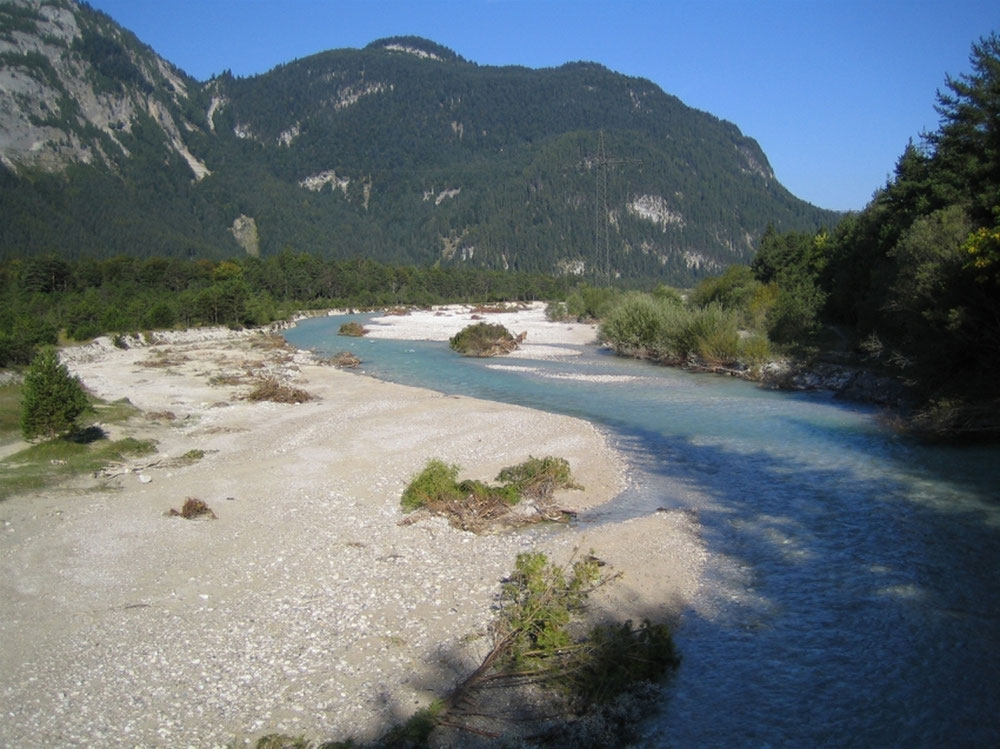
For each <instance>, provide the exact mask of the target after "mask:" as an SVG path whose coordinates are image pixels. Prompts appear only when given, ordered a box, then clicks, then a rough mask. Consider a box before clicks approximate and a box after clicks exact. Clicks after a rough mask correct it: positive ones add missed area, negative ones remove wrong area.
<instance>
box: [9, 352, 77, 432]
mask: <svg viewBox="0 0 1000 749" xmlns="http://www.w3.org/2000/svg"><path fill="white" fill-rule="evenodd" d="M87 408H88V403H87V396H86V394H85V393H84V391H83V386H82V385H81V384H80V380H79V379H78V378H76V377H73V376H72V375H70V373H69V370H68V369H66V365H65V364H61V363H60V362H59V357H58V356H56V352H55V350H54V349H52V348H46V349H42V350H41V351H39V352H38V354H36V355H35V358H34V359H33V360H32V362H31V366H30V367H29V368H28V371H27V372H26V373H25V375H24V390H23V395H22V402H21V434H22V435H24V438H25V439H26V440H33V439H38V438H40V437H41V438H44V439H52V438H54V437H57V436H59V435H61V434H65V433H66V432H69V431H71V430H72V429H73V428H74V422H75V421H76V417H77V416H79V415H80V414H81V413H83V412H84V411H85V410H86V409H87Z"/></svg>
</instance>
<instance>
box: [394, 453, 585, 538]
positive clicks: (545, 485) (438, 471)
mask: <svg viewBox="0 0 1000 749" xmlns="http://www.w3.org/2000/svg"><path fill="white" fill-rule="evenodd" d="M458 470H459V468H458V466H457V465H450V464H448V463H445V462H443V461H441V460H438V459H437V458H434V459H432V460H429V461H428V462H427V465H426V466H425V467H424V469H423V470H422V471H421V472H420V473H418V474H417V475H416V476H414V477H413V479H412V480H411V481H410V484H409V485H408V486H407V487H406V489H405V490H404V491H403V495H402V497H401V498H400V504H401V505H402V507H403V510H404V512H412V511H413V510H416V509H419V508H426V509H428V510H430V511H431V512H433V513H436V514H440V515H445V516H446V517H448V519H449V520H450V521H451V523H452V525H454V526H456V527H458V528H461V529H463V530H468V531H481V530H484V529H485V528H488V527H489V526H491V525H493V524H496V523H507V524H513V525H523V524H525V523H532V522H538V521H540V520H560V519H563V518H564V515H565V513H564V512H563V511H561V510H558V509H555V508H553V507H552V506H551V502H550V500H551V498H552V492H553V491H555V490H556V489H580V488H582V487H580V486H579V485H578V484H576V483H575V482H574V481H573V479H572V477H571V476H570V470H569V463H567V462H566V461H565V460H564V459H562V458H553V457H551V456H550V457H545V458H531V457H529V458H528V460H527V461H525V462H524V463H521V464H519V465H516V466H511V467H509V468H504V469H503V470H502V471H500V474H499V475H498V476H497V481H501V482H503V483H501V484H499V485H491V484H485V483H483V482H482V481H476V480H473V479H466V480H465V481H461V482H460V481H458ZM524 497H529V498H531V499H532V500H533V501H534V504H533V508H534V510H535V513H534V514H531V513H518V514H517V515H512V514H511V509H510V508H511V507H513V506H514V505H516V504H518V503H519V502H520V501H521V499H522V498H524Z"/></svg>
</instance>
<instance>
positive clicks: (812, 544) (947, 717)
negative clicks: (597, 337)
mask: <svg viewBox="0 0 1000 749" xmlns="http://www.w3.org/2000/svg"><path fill="white" fill-rule="evenodd" d="M347 319H359V320H362V321H363V318H347V317H330V318H316V319H311V320H307V321H304V322H302V323H300V324H299V325H298V326H297V327H295V328H294V329H292V330H290V331H287V333H286V338H287V339H288V340H289V341H290V342H291V343H292V344H293V345H295V346H298V347H300V348H315V349H317V350H319V351H325V352H335V351H343V350H353V351H355V353H357V354H358V355H359V356H360V358H361V359H362V362H363V364H362V369H363V370H364V372H365V373H367V374H370V375H373V376H375V377H378V378H380V379H384V380H390V381H393V382H400V383H404V384H408V385H417V386H421V387H426V388H432V389H434V390H438V391H441V392H445V393H450V394H463V395H470V396H475V397H478V398H486V399H490V400H495V401H503V402H509V403H517V404H521V405H525V406H529V407H532V408H539V409H543V410H546V411H551V412H556V413H562V414H569V415H572V416H576V417H580V418H583V419H586V420H588V421H590V422H592V423H594V424H596V425H598V426H599V427H601V428H602V429H604V430H605V431H606V433H607V434H608V435H609V438H610V439H611V441H612V443H613V444H614V445H615V446H616V447H617V448H618V449H620V450H621V451H622V452H623V453H624V454H625V455H626V457H627V458H628V460H629V462H630V468H631V470H632V473H633V478H634V481H633V482H632V487H631V488H630V489H629V490H628V491H627V492H626V493H625V494H624V495H622V496H620V497H619V498H617V499H616V500H615V501H614V502H613V503H612V505H613V506H612V507H611V508H610V509H608V510H606V511H605V512H606V514H607V518H608V519H611V520H614V519H621V518H626V517H630V516H634V515H641V514H645V513H649V512H653V511H655V510H656V509H657V508H659V507H667V508H672V509H673V508H680V509H686V510H690V511H692V512H694V513H697V517H698V518H699V521H700V523H701V535H702V540H703V542H704V543H705V545H706V546H707V548H708V551H709V553H710V556H709V564H708V570H707V575H706V581H705V585H704V586H703V590H702V592H701V593H699V596H698V600H697V601H695V602H693V604H692V606H691V607H690V609H689V610H688V611H687V612H686V613H685V614H684V616H683V618H682V621H681V623H680V625H679V627H678V630H677V633H676V638H677V645H678V647H679V649H680V652H681V654H682V658H683V661H682V664H681V667H680V669H679V670H678V672H677V674H676V676H675V677H674V678H673V679H672V680H671V682H670V684H669V685H668V688H667V696H666V699H665V701H664V704H663V706H662V710H661V711H660V712H659V714H657V715H654V716H651V717H650V720H649V722H648V725H647V726H646V727H645V735H646V739H645V745H646V746H649V747H660V746H666V747H819V746H830V747H897V746H898V747H996V746H1000V447H997V446H993V447H974V448H968V447H965V448H950V447H926V446H921V445H918V444H915V443H913V442H911V441H909V440H907V439H903V438H900V437H898V436H897V435H895V434H893V433H892V432H890V431H888V430H887V429H885V428H883V427H882V426H881V425H880V423H879V420H878V414H877V412H876V411H875V410H874V409H871V408H867V407H864V406H858V405H852V404H846V403H843V402H840V401H837V400H834V399H833V398H831V397H830V396H829V395H827V394H817V393H810V394H799V393H795V394H793V393H779V392H773V391H768V390H763V389H761V388H758V387H756V386H754V385H752V384H750V383H746V382H742V381H738V380H733V379H729V378H724V377H716V376H711V375H694V374H690V373H686V372H682V371H678V370H675V369H669V368H664V367H657V366H653V365H649V364H647V363H644V362H638V361H632V360H627V359H620V358H617V357H614V356H612V355H610V354H607V353H605V352H601V351H598V350H596V349H594V348H593V347H589V348H584V349H580V351H581V353H580V354H579V355H578V356H572V357H563V358H559V359H555V360H528V359H520V360H519V359H503V360H500V359H486V360H481V359H465V358H462V357H459V356H457V355H455V354H454V353H453V352H451V351H450V350H449V349H448V346H447V344H446V343H429V342H416V341H387V340H374V339H366V338H360V339H351V338H344V337H339V336H337V330H338V329H339V327H340V324H341V323H342V322H344V321H345V320H347Z"/></svg>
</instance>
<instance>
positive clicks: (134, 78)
mask: <svg viewBox="0 0 1000 749" xmlns="http://www.w3.org/2000/svg"><path fill="white" fill-rule="evenodd" d="M0 63H2V67H0V161H2V163H3V164H4V166H6V167H7V168H8V169H10V170H11V171H14V172H22V171H23V170H24V169H25V168H40V169H42V170H47V171H53V170H59V169H62V168H63V167H65V166H66V165H68V164H71V163H74V162H82V163H84V164H93V163H95V162H97V161H101V162H104V163H105V164H114V163H116V162H117V161H119V160H120V159H122V158H128V157H129V156H130V151H129V148H128V147H127V145H126V144H125V142H124V140H123V135H130V134H132V133H133V129H134V128H135V127H136V126H137V124H138V123H140V122H142V121H145V120H149V121H152V122H153V123H155V125H156V126H157V127H158V128H159V129H160V131H161V133H162V139H163V142H164V144H165V146H166V147H168V148H169V149H171V150H173V151H174V152H176V153H177V154H178V155H179V156H181V157H182V158H183V159H184V161H185V162H186V163H187V164H188V165H189V167H190V169H191V172H192V174H193V177H194V178H196V179H202V178H203V177H205V176H207V175H208V174H209V173H210V172H209V170H208V168H207V167H206V166H205V164H204V163H203V162H201V161H200V160H199V159H198V158H196V157H195V156H193V155H192V154H191V152H190V151H189V150H188V148H187V146H186V145H185V142H184V138H183V137H182V134H181V133H182V131H184V130H188V131H190V130H192V129H196V128H200V127H201V124H199V123H192V122H191V121H190V120H189V119H187V118H186V117H184V116H183V115H182V114H181V113H182V112H183V111H184V110H185V109H186V108H189V107H190V96H189V87H191V86H197V84H195V83H194V82H192V81H191V80H190V79H188V78H187V76H185V75H184V74H183V73H181V72H180V71H178V70H177V69H175V68H174V67H173V66H172V65H170V64H169V63H168V62H166V61H165V60H163V59H162V58H160V57H158V56H157V55H156V54H154V53H153V52H152V50H150V49H149V48H148V47H146V46H145V45H143V44H141V43H140V42H139V41H138V40H137V39H136V38H135V37H134V36H133V35H132V34H130V33H129V32H127V31H125V30H124V29H122V28H120V27H119V26H117V25H116V24H115V23H114V22H112V21H111V20H110V19H109V18H107V17H105V16H103V15H102V14H100V13H97V12H95V11H92V10H89V9H87V8H83V7H80V6H78V5H76V4H75V3H71V2H68V1H67V0H5V1H4V4H3V5H0Z"/></svg>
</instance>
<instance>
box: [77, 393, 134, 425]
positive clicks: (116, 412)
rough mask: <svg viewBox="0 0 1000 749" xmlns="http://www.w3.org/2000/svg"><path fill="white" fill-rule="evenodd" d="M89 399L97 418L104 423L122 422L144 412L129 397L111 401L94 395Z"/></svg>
mask: <svg viewBox="0 0 1000 749" xmlns="http://www.w3.org/2000/svg"><path fill="white" fill-rule="evenodd" d="M89 400H90V408H91V409H92V410H93V412H94V415H95V417H96V420H97V421H99V422H101V423H103V424H120V423H122V422H123V421H128V420H129V419H131V418H132V417H133V416H139V415H140V414H141V413H142V411H140V410H139V409H138V408H136V407H135V406H133V405H132V401H130V400H129V399H128V398H119V399H118V400H116V401H111V402H110V403H108V402H105V401H102V400H100V399H99V398H93V397H91V398H90V399H89Z"/></svg>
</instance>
